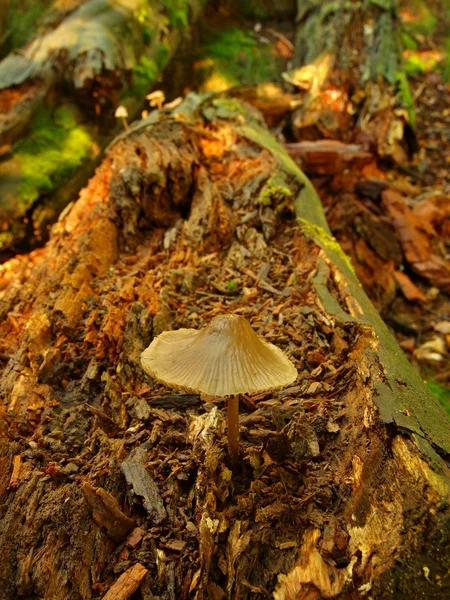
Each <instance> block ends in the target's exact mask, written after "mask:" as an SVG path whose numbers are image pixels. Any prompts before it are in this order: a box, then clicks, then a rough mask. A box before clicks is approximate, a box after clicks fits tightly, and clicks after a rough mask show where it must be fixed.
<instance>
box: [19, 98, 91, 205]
mask: <svg viewBox="0 0 450 600" xmlns="http://www.w3.org/2000/svg"><path fill="white" fill-rule="evenodd" d="M91 148H92V140H91V138H90V136H89V134H88V132H87V131H86V130H85V129H84V128H83V127H80V126H79V125H78V124H77V122H76V119H75V116H74V114H73V113H72V112H71V111H70V110H69V109H66V108H58V109H56V110H55V112H54V113H53V114H52V113H51V112H50V111H49V110H48V109H42V110H41V111H39V112H38V113H37V114H36V115H35V118H34V122H33V125H32V128H31V131H30V134H29V136H28V137H27V138H26V139H25V140H24V141H23V142H22V143H21V144H20V146H19V147H18V149H17V153H16V157H17V160H18V162H19V164H20V169H21V172H22V176H23V178H24V179H23V181H22V182H21V184H20V199H19V201H20V202H21V203H22V204H23V206H24V207H25V208H26V207H28V206H30V205H31V204H32V203H33V202H34V201H35V200H36V199H37V198H38V197H39V195H40V194H42V193H49V192H51V191H53V190H55V189H56V188H58V187H59V186H60V185H61V184H62V183H63V182H64V179H65V178H67V177H68V176H70V175H71V174H72V173H73V172H74V171H75V169H76V168H77V167H79V166H80V165H81V164H82V162H83V161H84V160H85V158H87V157H88V156H89V155H90V152H91Z"/></svg>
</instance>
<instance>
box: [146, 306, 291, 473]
mask: <svg viewBox="0 0 450 600" xmlns="http://www.w3.org/2000/svg"><path fill="white" fill-rule="evenodd" d="M141 362H142V367H143V369H144V371H145V372H146V373H148V374H149V375H150V376H151V377H153V378H154V379H156V380H158V381H160V382H161V383H163V384H164V385H166V386H168V387H170V388H174V389H177V390H183V391H187V392H193V393H203V394H207V395H208V396H216V397H218V398H227V402H228V450H229V453H230V457H231V459H232V460H233V461H235V460H237V458H238V457H239V394H244V393H245V394H254V393H257V392H264V391H267V390H277V389H280V388H283V387H285V386H287V385H289V384H290V383H292V382H293V381H295V379H296V378H297V369H296V368H295V366H294V365H293V364H292V362H291V361H290V360H289V359H288V358H287V356H286V355H285V354H284V353H283V352H282V351H281V350H280V349H279V348H277V347H276V346H274V345H273V344H270V343H268V342H266V341H265V340H264V339H263V338H262V337H261V336H259V335H258V334H257V333H255V331H253V329H252V327H251V325H250V324H249V323H248V321H247V320H246V319H245V318H244V317H242V316H240V315H232V314H230V315H219V316H217V317H215V318H214V319H213V320H212V321H211V322H210V323H209V324H208V325H207V326H205V327H203V328H202V329H200V330H196V329H178V330H175V331H165V332H164V333H162V334H161V335H159V336H158V337H156V338H155V339H154V340H153V341H152V343H151V344H150V346H149V347H148V348H147V349H146V350H144V352H143V353H142V355H141Z"/></svg>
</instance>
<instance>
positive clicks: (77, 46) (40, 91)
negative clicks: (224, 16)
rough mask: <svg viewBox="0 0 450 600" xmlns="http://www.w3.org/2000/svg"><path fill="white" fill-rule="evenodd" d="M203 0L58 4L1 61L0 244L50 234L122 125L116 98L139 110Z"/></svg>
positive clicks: (10, 245)
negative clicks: (19, 46) (22, 44)
mask: <svg viewBox="0 0 450 600" xmlns="http://www.w3.org/2000/svg"><path fill="white" fill-rule="evenodd" d="M203 4H204V3H202V2H201V1H200V0H183V1H180V2H168V1H164V0H144V1H142V0H115V1H114V2H111V1H110V0H74V1H73V2H71V3H69V5H68V7H67V5H65V6H64V7H61V5H60V4H58V3H56V4H55V5H54V6H53V7H51V8H50V9H49V11H48V13H46V14H45V15H44V16H42V18H41V22H42V26H41V27H40V29H39V32H38V33H37V34H36V35H35V36H34V37H32V39H31V40H30V41H29V42H28V43H27V45H26V46H25V47H24V48H23V49H21V50H20V51H19V52H17V51H14V52H11V53H10V54H9V55H8V56H7V57H5V58H4V59H3V60H2V61H1V62H0V155H2V161H1V163H0V223H1V226H0V252H1V251H7V250H11V249H14V248H15V249H16V250H17V248H18V247H19V246H20V244H21V243H23V244H24V245H25V247H28V248H29V247H33V246H34V245H36V243H39V242H40V240H42V239H44V240H45V239H46V238H47V230H48V226H49V224H52V223H53V222H54V221H55V220H56V218H57V217H58V215H59V213H60V212H61V210H62V209H63V208H64V207H65V206H66V205H67V203H68V202H69V201H70V200H71V199H73V198H74V197H75V196H76V195H77V194H78V192H79V190H80V189H81V187H82V186H83V185H84V184H85V183H86V181H87V180H88V178H89V176H90V175H92V173H93V171H94V168H95V166H96V163H97V162H98V158H99V156H100V153H101V151H102V150H103V149H104V147H105V146H106V145H107V144H108V143H109V142H110V141H111V139H112V138H113V137H114V134H115V133H117V130H118V127H121V126H122V124H121V123H118V122H117V120H116V119H115V118H114V110H115V108H116V107H117V105H118V104H120V103H122V104H124V105H125V106H127V108H128V112H129V115H130V119H131V120H132V119H133V118H135V117H136V116H137V114H138V112H139V110H140V109H141V108H142V107H143V104H144V100H145V94H146V93H147V92H148V91H149V90H150V89H151V88H152V86H153V85H154V84H155V83H156V80H157V78H158V76H159V75H160V73H161V72H162V70H163V69H164V67H166V65H167V64H168V61H169V59H170V58H171V56H172V55H173V53H174V52H175V50H176V49H177V47H178V45H179V43H180V41H181V40H182V39H183V38H186V37H187V36H188V35H189V23H190V24H193V23H195V21H196V19H197V18H198V16H199V14H200V11H201V8H202V6H203ZM13 26H14V23H10V24H9V27H13Z"/></svg>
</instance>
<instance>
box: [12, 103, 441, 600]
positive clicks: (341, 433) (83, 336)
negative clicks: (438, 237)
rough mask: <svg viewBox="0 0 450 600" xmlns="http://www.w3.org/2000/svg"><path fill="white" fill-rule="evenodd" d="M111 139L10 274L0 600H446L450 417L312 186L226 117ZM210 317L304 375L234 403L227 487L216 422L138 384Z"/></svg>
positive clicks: (241, 118) (189, 118) (220, 410)
mask: <svg viewBox="0 0 450 600" xmlns="http://www.w3.org/2000/svg"><path fill="white" fill-rule="evenodd" d="M121 137H122V139H120V140H117V142H116V143H114V144H113V145H112V146H111V149H110V151H109V152H108V154H107V155H106V157H105V160H104V161H103V162H102V164H101V165H100V166H99V168H98V169H97V172H96V174H95V176H94V177H93V178H92V179H91V180H90V182H89V184H88V186H87V188H86V189H84V190H83V191H82V192H81V194H80V197H79V198H78V200H77V201H76V202H75V203H74V204H73V206H72V207H71V209H70V212H68V213H67V214H66V215H64V216H63V217H62V218H61V219H60V221H59V222H58V223H57V224H56V225H55V226H54V227H53V230H52V235H51V238H50V241H49V242H48V244H47V245H46V247H45V248H44V249H43V250H39V251H34V252H32V253H31V254H29V255H25V256H21V257H17V258H15V259H12V260H11V261H9V262H7V263H5V265H3V266H2V267H1V271H0V276H1V278H2V281H3V282H4V283H3V285H4V290H3V292H1V294H2V296H1V300H0V315H1V318H0V332H1V337H0V339H1V349H0V356H1V361H2V362H1V363H0V365H1V372H0V386H1V390H2V406H1V412H0V419H1V421H2V423H3V427H1V428H0V441H1V445H0V499H1V500H0V599H1V600H12V599H13V598H14V599H15V598H21V597H23V598H30V597H39V598H42V599H45V600H47V599H48V600H50V599H51V600H60V599H67V598H70V599H72V600H77V599H81V598H83V599H84V600H89V599H91V598H97V597H102V596H103V595H104V594H106V597H127V596H126V595H125V596H124V594H128V593H133V591H135V590H137V589H138V588H139V589H140V594H141V597H142V598H145V599H147V598H154V597H155V596H156V597H164V598H170V599H173V600H178V599H183V598H190V597H194V598H197V599H198V600H200V599H205V600H206V599H216V598H217V599H222V598H235V599H240V600H246V599H247V598H265V597H273V598H276V599H277V600H281V599H286V600H287V599H293V598H295V599H297V600H298V599H305V600H306V599H307V598H308V599H310V598H323V597H326V598H337V597H339V598H349V599H350V598H352V599H354V598H364V597H366V596H367V594H368V593H370V597H372V598H374V599H385V598H396V599H406V598H408V599H409V598H410V597H411V593H412V592H411V590H413V591H414V593H415V594H416V595H417V596H421V597H433V598H437V599H442V600H443V599H444V598H446V597H448V591H449V587H448V585H449V584H448V579H446V578H448V568H449V557H448V556H447V555H446V553H445V548H446V547H448V543H449V537H450V530H449V527H448V523H449V506H448V494H449V490H450V486H449V477H448V465H447V462H446V461H447V459H448V456H449V454H450V434H449V428H448V418H447V417H446V415H445V413H444V412H443V410H442V409H441V408H440V406H439V405H438V403H437V402H436V401H435V400H434V398H433V397H432V396H431V395H430V394H429V392H428V391H427V389H426V388H425V387H424V385H423V383H422V381H421V379H420V376H419V375H418V373H417V372H416V371H414V369H413V368H412V367H411V366H410V365H409V363H408V361H407V360H406V358H405V356H404V355H403V353H402V352H401V350H400V349H399V347H398V346H397V344H396V342H395V341H394V339H393V338H392V336H391V334H390V333H389V331H388V330H387V328H386V327H385V325H384V324H383V322H382V321H381V319H380V317H379V315H378V313H377V311H376V310H375V309H374V307H373V305H372V304H371V303H370V302H369V300H368V299H367V297H366V296H365V294H364V292H363V291H362V289H361V286H360V285H359V282H358V280H357V279H356V277H355V275H354V273H353V269H352V267H351V265H350V263H349V261H348V259H347V258H346V256H345V255H344V254H343V252H342V250H341V249H340V247H339V246H338V244H337V243H336V242H335V240H334V239H333V238H332V237H331V235H330V233H329V229H328V225H327V223H326V220H325V217H324V214H323V210H322V207H321V204H320V201H319V199H318V196H317V194H316V192H315V190H314V188H313V186H312V185H311V183H310V182H309V180H308V179H307V178H306V177H305V175H304V174H303V173H302V171H300V169H299V168H298V167H297V166H296V165H295V163H294V162H293V161H292V160H291V159H290V157H289V156H288V155H287V154H286V152H285V150H284V149H283V147H282V146H281V145H280V144H278V143H277V142H276V141H275V139H274V138H273V137H272V136H271V135H270V134H269V132H268V131H267V129H266V128H265V126H264V125H263V123H262V120H261V118H260V117H259V115H258V113H257V112H256V111H254V110H253V109H252V108H249V107H248V106H245V105H242V104H240V103H239V102H238V101H236V100H227V99H223V98H215V99H214V98H212V99H209V100H205V101H202V100H201V99H200V98H199V97H197V96H195V95H191V96H189V97H188V98H187V99H186V100H185V102H184V103H183V105H182V106H181V107H179V108H178V109H176V110H175V111H174V113H173V115H172V116H170V115H163V116H161V118H160V119H159V120H158V121H157V122H154V123H153V124H150V125H147V126H144V125H143V126H142V127H140V128H137V129H136V130H135V131H130V132H129V133H127V134H126V135H123V136H121ZM280 182H281V183H280ZM223 312H232V313H235V314H240V315H243V316H245V317H246V318H247V319H248V320H249V321H250V322H251V324H252V326H253V328H254V329H255V330H256V331H257V332H258V333H259V334H260V335H263V336H264V337H265V338H266V339H267V341H270V342H273V343H275V344H276V345H278V346H279V347H280V348H282V349H283V350H284V351H285V352H286V353H287V354H288V355H289V357H290V359H291V360H292V361H293V362H294V364H295V365H296V367H297V369H298V372H299V377H298V379H297V382H296V383H295V384H294V385H293V386H291V387H290V388H288V389H285V390H281V391H279V392H268V393H264V394H260V395H259V396H257V397H255V396H253V397H250V396H244V397H243V399H242V402H241V407H240V410H241V440H242V452H241V460H240V464H239V465H238V466H237V467H236V466H233V465H232V464H231V463H230V461H229V459H228V456H227V451H226V438H225V436H224V428H225V422H226V420H225V414H224V408H225V404H224V402H221V401H216V402H213V403H205V402H201V399H199V398H196V397H195V396H192V394H191V395H189V396H187V398H184V396H183V395H182V394H180V395H179V396H178V397H179V398H180V403H179V405H177V402H176V399H177V396H176V395H174V394H173V393H170V395H169V397H168V401H167V402H166V403H164V402H162V400H163V398H164V394H165V393H167V390H166V389H165V388H164V387H163V386H162V385H161V384H158V383H156V382H155V381H154V380H152V379H150V378H149V377H147V376H146V375H145V373H144V371H143V370H142V368H141V365H140V353H141V352H142V351H143V349H144V348H145V347H146V346H148V344H149V342H150V341H151V339H152V338H153V337H154V336H156V335H158V334H159V333H161V332H162V331H165V330H167V329H171V328H174V329H175V328H179V327H194V328H198V327H200V326H201V325H203V324H205V323H208V322H209V321H210V320H211V318H212V317H213V316H215V315H216V314H220V313H223ZM94 513H95V514H94ZM108 515H111V519H115V520H117V524H114V523H111V525H110V526H108V525H107V524H106V523H105V520H106V521H107V519H108ZM113 515H115V516H113ZM155 515H156V518H155ZM133 527H134V529H133ZM127 531H131V533H130V534H129V537H128V538H127V539H124V537H125V536H126V535H127ZM145 570H147V571H148V573H147V574H146V573H145ZM139 586H140V587H139ZM129 590H132V591H129ZM117 594H119V595H117ZM120 594H122V596H120Z"/></svg>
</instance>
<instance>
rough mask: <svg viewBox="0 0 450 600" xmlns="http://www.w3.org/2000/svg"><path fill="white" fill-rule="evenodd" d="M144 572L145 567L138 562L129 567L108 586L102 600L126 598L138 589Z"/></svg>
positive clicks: (121, 599)
mask: <svg viewBox="0 0 450 600" xmlns="http://www.w3.org/2000/svg"><path fill="white" fill-rule="evenodd" d="M146 574H147V569H146V568H145V567H144V566H143V565H141V564H139V563H137V564H136V565H134V566H133V567H130V568H129V569H127V570H126V571H125V573H123V574H122V575H121V576H120V577H119V579H118V580H117V581H116V583H115V584H114V585H113V586H111V587H110V588H109V590H108V592H107V593H106V594H105V595H104V596H103V600H127V598H129V597H130V596H131V594H133V593H134V592H135V591H136V590H137V589H138V587H139V585H140V584H141V581H142V580H143V579H144V577H145V576H146Z"/></svg>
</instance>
